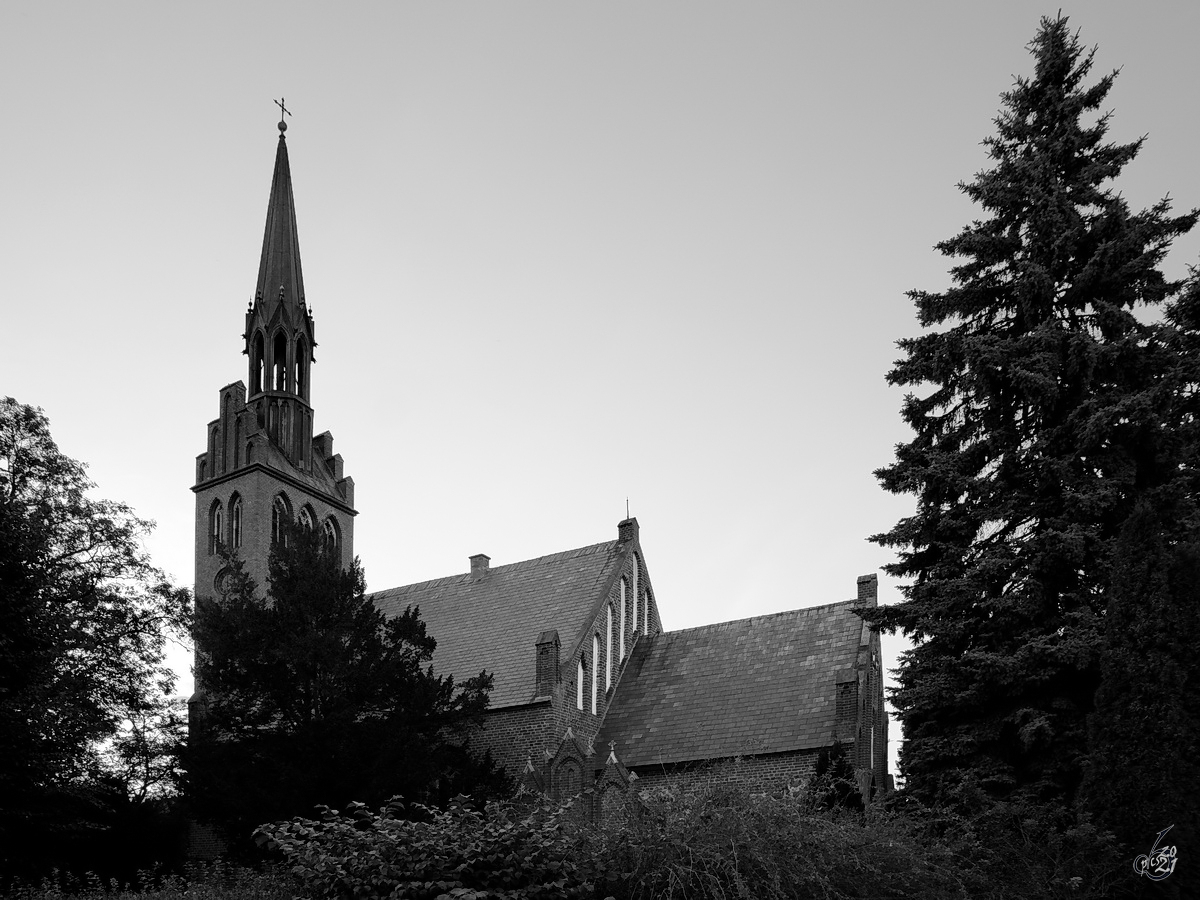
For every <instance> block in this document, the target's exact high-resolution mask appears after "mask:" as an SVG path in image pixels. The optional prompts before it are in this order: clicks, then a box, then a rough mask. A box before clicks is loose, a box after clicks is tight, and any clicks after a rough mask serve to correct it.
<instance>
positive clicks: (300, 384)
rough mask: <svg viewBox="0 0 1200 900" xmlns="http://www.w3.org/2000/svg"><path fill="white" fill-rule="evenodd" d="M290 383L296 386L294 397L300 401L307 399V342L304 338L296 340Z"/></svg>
mask: <svg viewBox="0 0 1200 900" xmlns="http://www.w3.org/2000/svg"><path fill="white" fill-rule="evenodd" d="M292 383H293V384H294V385H295V386H296V396H297V397H299V398H300V399H301V400H307V399H308V342H307V341H306V340H304V337H303V336H301V337H298V338H296V361H295V371H294V375H293V379H292Z"/></svg>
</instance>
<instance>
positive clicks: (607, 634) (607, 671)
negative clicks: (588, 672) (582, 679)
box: [604, 601, 613, 690]
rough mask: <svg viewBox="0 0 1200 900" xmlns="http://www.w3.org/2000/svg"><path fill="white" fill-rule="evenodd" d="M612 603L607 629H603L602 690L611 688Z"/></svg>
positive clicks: (609, 605)
mask: <svg viewBox="0 0 1200 900" xmlns="http://www.w3.org/2000/svg"><path fill="white" fill-rule="evenodd" d="M612 626H613V614H612V602H611V601H610V602H609V604H608V627H607V628H605V629H604V689H605V690H608V689H609V688H610V687H612Z"/></svg>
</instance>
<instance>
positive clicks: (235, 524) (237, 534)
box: [229, 494, 242, 550]
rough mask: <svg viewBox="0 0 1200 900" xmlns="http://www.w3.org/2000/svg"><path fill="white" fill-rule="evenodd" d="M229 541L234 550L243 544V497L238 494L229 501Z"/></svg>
mask: <svg viewBox="0 0 1200 900" xmlns="http://www.w3.org/2000/svg"><path fill="white" fill-rule="evenodd" d="M229 543H230V546H232V547H233V549H234V550H236V549H237V548H238V547H240V546H242V498H241V496H240V495H238V494H234V495H233V499H232V500H230V501H229Z"/></svg>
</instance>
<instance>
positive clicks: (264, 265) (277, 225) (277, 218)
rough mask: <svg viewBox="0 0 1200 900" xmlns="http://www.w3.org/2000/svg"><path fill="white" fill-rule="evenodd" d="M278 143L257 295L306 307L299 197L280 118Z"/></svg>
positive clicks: (284, 125) (290, 304) (285, 125)
mask: <svg viewBox="0 0 1200 900" xmlns="http://www.w3.org/2000/svg"><path fill="white" fill-rule="evenodd" d="M279 125H280V130H279V146H278V148H277V149H276V151H275V175H274V177H272V179H271V199H270V201H269V202H268V204H267V228H266V232H265V234H264V235H263V247H262V259H261V261H260V262H259V264H258V289H257V291H256V292H255V297H256V298H262V299H263V300H264V301H267V302H268V303H270V302H272V301H277V300H279V299H280V297H281V296H282V300H283V303H284V304H285V305H287V306H289V307H292V308H297V307H298V308H300V309H303V307H304V276H303V275H302V274H301V271H300V239H299V237H298V236H297V234H296V201H295V198H294V197H293V196H292V171H291V167H290V166H289V165H288V151H287V138H286V136H285V135H284V133H283V130H284V129H285V128H286V127H287V123H285V122H280V123H279Z"/></svg>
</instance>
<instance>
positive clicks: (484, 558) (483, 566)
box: [471, 553, 491, 581]
mask: <svg viewBox="0 0 1200 900" xmlns="http://www.w3.org/2000/svg"><path fill="white" fill-rule="evenodd" d="M490 561H491V557H490V556H488V555H487V554H486V553H476V554H475V555H474V556H472V557H471V577H472V578H473V579H474V580H475V581H479V580H480V579H481V578H483V577H484V576H486V575H487V573H488V563H489V562H490Z"/></svg>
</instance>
